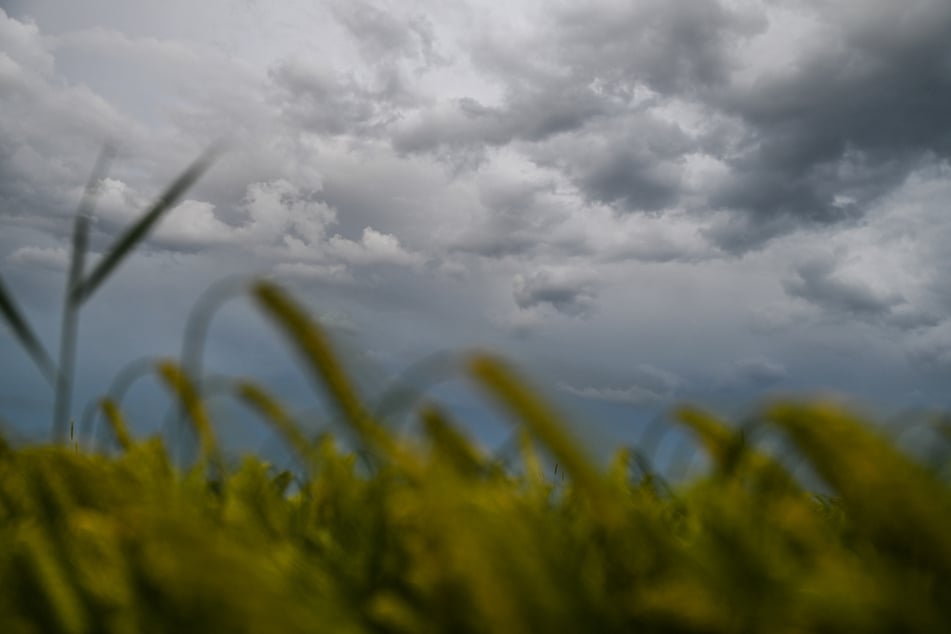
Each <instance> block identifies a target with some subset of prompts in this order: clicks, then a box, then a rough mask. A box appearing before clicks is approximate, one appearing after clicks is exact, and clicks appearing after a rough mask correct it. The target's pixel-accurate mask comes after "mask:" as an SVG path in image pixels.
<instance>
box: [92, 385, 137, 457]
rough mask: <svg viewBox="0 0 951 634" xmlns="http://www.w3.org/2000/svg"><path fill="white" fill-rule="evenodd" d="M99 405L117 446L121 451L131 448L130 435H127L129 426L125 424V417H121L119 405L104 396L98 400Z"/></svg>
mask: <svg viewBox="0 0 951 634" xmlns="http://www.w3.org/2000/svg"><path fill="white" fill-rule="evenodd" d="M99 407H100V408H101V409H102V415H103V416H104V417H105V419H106V422H107V423H108V424H109V427H110V429H112V435H113V436H114V437H115V440H116V443H118V445H119V448H120V449H121V450H122V451H123V452H125V451H129V449H131V448H132V436H130V435H129V426H128V425H126V422H125V418H123V416H122V412H120V411H119V406H118V405H117V404H116V402H115V401H113V400H112V399H109V398H104V399H102V401H100V402H99Z"/></svg>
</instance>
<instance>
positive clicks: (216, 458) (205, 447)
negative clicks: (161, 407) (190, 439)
mask: <svg viewBox="0 0 951 634" xmlns="http://www.w3.org/2000/svg"><path fill="white" fill-rule="evenodd" d="M158 372H159V376H161V377H162V380H163V381H164V382H165V385H166V386H167V387H168V388H169V390H171V392H172V394H174V395H175V396H176V397H177V398H178V401H179V403H180V404H181V405H182V406H183V407H184V408H185V412H187V414H188V418H189V419H190V420H191V421H192V424H193V425H194V426H195V431H196V432H197V434H198V442H199V445H200V448H201V456H202V462H203V463H210V464H211V466H212V467H213V468H215V469H216V470H217V471H218V474H219V475H220V476H221V477H224V474H225V471H224V460H223V459H222V457H221V453H220V451H219V449H218V442H217V441H216V440H215V431H214V428H213V427H212V424H211V418H210V417H209V416H208V412H207V410H206V409H205V406H204V404H202V402H201V397H200V396H199V394H198V391H197V390H196V389H195V385H194V384H193V383H192V382H191V380H190V379H189V378H188V377H187V376H186V375H185V373H184V372H182V370H181V369H180V368H179V367H178V366H177V365H176V364H175V363H174V362H172V361H163V362H160V363H159V364H158Z"/></svg>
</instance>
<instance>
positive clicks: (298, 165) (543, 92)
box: [0, 0, 951, 427]
mask: <svg viewBox="0 0 951 634" xmlns="http://www.w3.org/2000/svg"><path fill="white" fill-rule="evenodd" d="M949 41H951V5H949V4H948V3H947V2H944V1H942V0H915V1H913V2H906V3H892V2H886V1H885V0H872V1H869V2H862V3H859V2H825V1H818V0H809V1H806V0H803V1H797V2H791V3H774V2H766V1H763V2H759V1H757V0H754V1H752V2H744V3H735V2H729V3H728V2H721V1H718V0H710V1H706V2H692V1H686V0H685V1H682V2H681V1H675V2H670V1H662V0H596V1H594V2H586V3H555V4H552V3H543V2H535V1H533V0H525V1H524V2H513V3H507V4H505V5H499V4H498V3H491V2H488V1H484V0H469V1H467V2H461V3H451V4H447V3H440V2H435V1H434V0H413V1H411V2H406V3H395V2H386V1H383V0H379V1H376V0H373V1H370V0H358V1H351V2H343V1H340V2H338V1H327V2H319V3H313V2H305V1H303V0H292V1H290V2H286V3H280V4H279V5H268V4H266V3H261V2H248V1H237V0H209V2H207V3H202V4H201V6H200V7H196V6H193V3H189V2H185V0H168V1H167V2H163V3H158V2H155V3H150V2H145V3H137V6H136V8H135V9H132V8H130V7H129V5H128V4H127V3H122V2H119V1H118V0H90V2H87V3H83V7H82V9H81V10H80V9H79V8H78V5H75V4H74V3H69V2H63V1H60V0H14V1H11V2H6V3H4V7H3V9H0V108H2V111H3V113H4V116H3V117H2V118H0V272H2V274H3V276H4V279H5V281H8V282H9V286H10V287H11V288H13V290H14V291H15V292H16V294H17V297H18V298H20V299H21V301H22V303H23V305H24V309H25V311H26V312H28V313H29V314H30V315H31V319H33V320H34V321H35V323H37V324H38V326H37V328H38V329H39V330H41V331H42V334H43V337H44V340H45V341H47V342H49V343H50V345H49V346H48V347H49V348H50V349H55V346H54V345H52V343H55V324H56V321H57V319H58V307H57V303H58V301H59V298H60V297H61V296H62V284H63V280H62V279H61V278H62V276H63V275H64V268H65V263H66V261H67V259H68V249H69V246H70V238H69V232H70V230H71V226H72V214H73V213H74V211H75V208H76V205H77V203H78V201H79V199H80V196H81V195H82V191H83V187H84V185H85V182H86V179H87V178H88V177H89V171H90V169H91V167H92V164H93V162H94V161H95V157H96V155H97V154H98V152H99V150H100V148H101V147H102V145H103V143H104V142H106V141H110V142H111V143H112V144H113V145H114V146H115V147H116V148H117V151H118V154H117V158H116V160H115V162H114V163H113V166H112V169H111V170H110V172H109V174H108V177H107V178H106V179H105V180H104V181H103V182H102V184H101V188H100V189H101V195H100V198H99V200H98V203H97V207H96V210H95V214H94V222H93V224H92V233H91V245H90V246H91V250H92V254H91V257H92V258H93V259H94V258H96V257H99V256H101V254H102V253H103V251H104V249H106V248H107V247H108V245H109V244H111V243H112V242H113V241H114V240H115V238H116V237H117V236H118V235H119V234H120V233H121V232H122V231H123V230H124V228H125V227H127V226H128V224H129V223H130V222H131V221H132V220H133V219H134V218H136V217H137V215H138V214H139V213H141V211H142V210H143V209H144V208H146V207H147V206H148V204H149V203H150V202H151V201H152V200H153V199H154V197H155V196H156V195H158V194H159V193H160V192H161V191H162V188H163V187H164V186H165V185H166V184H167V183H168V182H169V181H170V180H171V179H173V178H174V177H175V176H176V175H177V174H178V173H179V172H180V170H181V169H182V168H183V167H184V166H185V165H186V164H187V163H188V162H189V161H190V160H192V159H193V158H194V157H195V156H196V155H198V154H199V153H200V152H201V151H202V150H203V149H204V148H206V147H208V146H209V145H210V144H212V143H214V142H217V141H222V140H223V141H225V142H226V144H227V147H228V150H227V151H226V152H225V153H224V154H223V155H222V156H221V158H220V159H219V161H218V162H217V163H216V164H215V165H214V166H213V168H212V169H211V170H210V171H209V173H208V174H207V175H206V177H205V178H203V179H202V181H201V182H200V183H198V185H197V186H196V187H195V188H194V189H192V190H190V191H189V192H188V193H187V195H186V196H185V197H184V199H183V200H182V201H181V202H180V204H179V205H178V206H177V207H176V208H175V209H173V210H171V212H170V213H169V215H168V216H167V218H165V219H164V220H163V221H162V223H160V225H159V226H158V227H157V229H156V231H155V232H154V233H153V234H152V235H151V236H150V238H149V240H148V242H147V243H146V244H145V245H144V246H143V247H142V248H141V249H139V250H137V251H136V253H135V255H134V256H133V257H132V258H131V259H130V260H129V263H128V264H127V265H124V267H123V269H122V270H121V271H120V272H119V273H118V274H117V276H116V278H115V280H113V281H110V286H108V287H107V288H106V289H105V290H104V292H103V294H102V296H101V297H97V299H96V303H94V304H93V305H91V306H90V308H89V311H90V312H91V313H94V316H91V317H90V318H89V319H88V320H85V321H84V322H83V323H84V328H85V330H84V331H83V336H84V337H85V339H84V341H88V342H89V343H88V344H85V345H86V348H85V349H86V350H87V351H93V350H97V349H99V350H105V352H102V353H101V354H99V355H95V354H92V353H91V352H89V354H87V355H86V356H85V357H81V361H82V359H85V361H84V363H85V364H86V365H84V366H83V367H84V368H85V371H84V379H83V381H82V382H81V384H80V385H79V386H78V390H79V391H80V393H81V394H80V401H81V400H82V398H83V397H86V398H93V397H94V396H96V395H99V394H101V393H102V391H103V389H104V388H103V386H104V385H108V382H109V378H110V377H111V376H112V375H114V373H115V372H116V371H117V370H118V368H119V367H121V365H122V364H123V363H126V362H128V361H129V358H128V357H136V356H146V355H152V354H157V353H158V352H160V351H164V352H167V351H168V349H169V348H170V347H171V348H173V349H175V348H177V345H178V343H179V338H180V333H181V324H182V323H183V321H184V319H185V318H186V316H187V313H188V310H189V308H190V306H192V305H193V303H194V302H195V301H196V299H197V298H198V297H199V296H200V295H201V293H202V292H203V290H204V289H206V288H207V287H208V285H209V284H212V283H213V282H215V281H216V280H219V279H222V278H225V277H229V276H235V275H238V276H242V275H243V276H270V277H273V278H275V279H277V280H278V281H281V282H284V283H286V284H288V285H290V286H293V288H294V289H295V292H296V293H298V294H299V296H300V297H301V298H302V300H303V301H305V302H307V303H308V305H310V306H312V307H315V310H318V312H320V313H321V314H324V315H329V316H333V320H334V322H335V323H338V324H342V323H346V324H348V326H347V328H346V329H339V330H340V332H343V331H344V330H345V331H346V332H347V333H349V334H347V335H346V336H344V339H345V340H346V345H347V346H348V350H350V351H351V352H352V357H353V359H354V361H353V363H354V365H355V366H359V367H355V371H357V372H358V373H361V376H366V377H371V376H376V377H378V376H382V375H385V374H387V373H389V372H393V371H396V370H397V369H399V368H402V367H405V365H406V364H407V363H408V362H409V361H411V360H412V359H414V358H417V357H422V356H425V355H426V354H429V353H431V352H433V351H434V350H437V349H446V348H450V349H455V348H460V347H467V346H482V347H489V348H494V349H503V350H505V351H510V352H511V353H512V355H515V356H518V357H519V358H520V359H521V360H523V361H524V363H525V364H526V365H528V366H530V367H531V368H533V369H535V370H537V371H538V372H539V373H540V374H543V375H544V376H546V377H547V379H548V380H549V383H550V385H555V386H561V389H559V390H556V391H557V392H558V393H559V394H561V395H562V396H567V397H577V399H578V400H579V401H580V402H583V403H588V404H591V403H593V402H597V401H601V402H609V403H614V404H615V405H618V406H624V407H630V408H637V407H648V406H650V407H654V406H659V404H664V403H669V402H670V401H671V400H673V399H677V398H690V397H692V396H698V397H699V396H702V395H704V394H710V393H711V392H710V389H709V388H711V386H714V387H715V386H717V385H730V386H731V387H730V389H731V390H733V391H734V392H736V393H737V394H738V396H742V395H744V394H749V393H753V392H756V391H757V390H762V389H768V388H770V387H773V386H782V387H784V388H786V387H790V388H791V389H795V388H797V387H799V388H802V389H811V388H813V387H816V382H818V381H827V382H829V384H830V386H831V387H834V388H839V389H842V390H845V391H850V390H851V391H853V392H858V393H863V391H864V393H869V394H875V395H880V394H884V393H886V392H887V393H888V394H889V395H892V396H893V397H894V398H895V400H896V401H901V399H903V398H905V397H906V396H907V395H908V394H911V393H914V394H918V395H921V394H924V395H925V396H922V397H921V398H924V399H926V400H927V399H931V400H932V401H935V400H940V399H941V398H943V397H942V396H941V394H942V392H941V390H940V389H939V382H940V378H941V377H942V376H944V374H942V373H943V372H945V370H943V369H942V368H944V367H945V366H946V365H949V364H947V363H946V357H948V356H949V355H947V354H946V353H945V352H942V351H945V350H947V349H948V348H949V347H951V346H949V345H947V341H951V339H949V337H948V336H947V332H948V328H949V326H948V324H949V320H948V319H947V318H946V315H947V314H948V311H949V310H951V292H949V291H948V288H947V284H946V283H945V280H947V279H948V274H949V273H951V257H948V255H947V249H946V244H947V241H948V240H949V239H951V223H949V222H948V219H947V213H946V207H947V200H949V199H951V167H949V161H951V155H949V154H951V127H949V126H948V113H949V112H951V47H949V46H948V44H947V43H948V42H949ZM133 307H144V308H145V309H147V311H148V313H147V314H146V315H144V316H142V317H136V316H134V315H133V314H132V308H133ZM245 308H247V306H246V305H245ZM241 310H242V309H238V308H234V309H232V308H229V309H227V310H225V311H224V313H223V317H222V318H221V320H222V321H221V326H220V328H221V333H220V334H219V335H215V336H214V337H213V338H212V340H211V341H209V347H210V349H212V350H215V351H217V352H216V353H214V354H213V355H212V356H213V357H214V356H215V354H217V355H218V357H217V358H218V360H219V362H221V361H224V362H226V363H223V364H222V365H220V366H219V367H224V366H227V367H229V368H230V367H234V368H240V367H244V366H241V362H240V358H241V354H240V351H242V350H248V351H251V350H253V351H255V354H258V353H259V352H260V351H261V350H264V349H265V348H266V345H265V343H266V342H267V341H270V340H268V339H267V336H265V335H255V334H249V332H250V331H251V330H253V325H254V324H257V325H258V326H259V325H260V321H255V317H253V316H251V315H250V314H248V312H247V311H245V312H244V313H242V312H241ZM229 311H230V312H229ZM137 320H139V321H137ZM170 324H175V325H174V326H172V325H170ZM146 332H148V333H150V334H148V335H144V334H142V333H146ZM116 333H123V334H122V335H121V338H122V341H123V345H122V346H106V347H105V348H103V346H102V345H101V344H102V343H103V342H106V341H111V340H112V338H113V337H118V336H119V335H117V334H116ZM235 341H238V342H242V343H241V345H237V346H231V347H229V345H228V343H229V342H231V343H233V342H235ZM244 342H247V343H244ZM13 345H14V344H13V341H12V339H11V336H10V334H9V333H7V332H5V331H3V330H0V346H2V347H3V349H4V353H3V355H2V361H0V373H2V376H3V378H4V380H5V381H6V382H7V385H6V387H4V388H3V391H2V392H0V406H3V405H5V404H6V403H11V405H10V411H11V412H12V414H10V415H11V416H13V415H15V416H16V417H20V416H25V417H27V418H28V419H29V420H30V421H33V420H38V419H41V418H43V415H42V414H37V411H38V408H39V409H41V408H40V406H39V405H37V403H42V402H43V398H44V397H43V396H39V397H37V398H21V397H20V395H27V394H41V393H42V389H43V388H42V386H41V385H40V384H39V383H33V382H32V381H33V378H31V377H29V376H26V373H23V372H22V369H23V367H24V366H26V365H28V363H29V361H28V360H27V359H25V358H21V357H20V356H17V354H13V353H10V354H8V353H7V349H8V348H9V349H11V350H12V349H13ZM120 350H121V352H123V353H124V354H122V355H120V354H119V352H120ZM260 354H262V355H265V356H266V358H267V359H268V363H271V362H273V364H274V365H273V366H272V365H268V363H263V362H262V363H250V364H249V365H250V366H251V369H261V368H263V369H264V370H265V374H267V375H268V376H269V377H271V378H272V379H274V381H275V382H276V383H278V384H281V385H284V384H287V382H288V380H287V376H289V375H291V374H293V372H292V371H291V369H289V368H288V367H287V365H286V362H287V360H286V359H284V360H279V359H278V357H276V356H273V355H272V356H267V354H270V353H267V354H265V353H263V352H260ZM275 354H276V353H275ZM120 357H123V358H120ZM213 360H214V359H213ZM847 362H853V363H859V364H861V366H862V371H861V372H858V371H856V372H851V373H850V372H849V371H848V370H847V369H846V367H845V364H846V363H847ZM596 366H597V367H599V368H601V370H597V371H595V370H592V368H594V367H596ZM581 368H584V369H586V372H582V370H581ZM659 368H663V370H659ZM860 380H861V381H863V382H864V383H862V384H859V381H860ZM850 381H851V383H850ZM883 385H887V386H890V387H889V388H888V389H887V390H884V389H882V388H881V386H883ZM368 389H371V391H372V386H370V387H369V388H368ZM14 395H17V398H16V399H14V398H13V396H14ZM298 396H299V395H298ZM301 398H303V397H301ZM909 398H910V397H909ZM915 398H918V397H915ZM8 399H9V400H8ZM30 403H32V404H30ZM3 415H4V411H3V410H2V409H0V416H3ZM31 424H32V423H31ZM26 426H27V427H29V425H26Z"/></svg>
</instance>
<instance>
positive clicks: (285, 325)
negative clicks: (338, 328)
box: [252, 281, 396, 456]
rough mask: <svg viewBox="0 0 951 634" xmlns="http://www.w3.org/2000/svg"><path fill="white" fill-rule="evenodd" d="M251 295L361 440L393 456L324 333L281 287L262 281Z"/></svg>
mask: <svg viewBox="0 0 951 634" xmlns="http://www.w3.org/2000/svg"><path fill="white" fill-rule="evenodd" d="M252 292H253V294H254V297H255V299H256V300H257V302H258V303H259V304H260V305H261V307H262V308H263V309H264V311H265V313H266V314H267V315H268V316H269V317H270V318H271V319H273V320H274V321H275V322H277V324H278V326H280V328H281V330H282V331H283V333H284V335H285V336H286V337H287V339H288V340H289V342H290V343H291V345H292V346H294V348H295V350H296V352H297V353H298V354H299V355H300V356H301V357H302V358H303V360H304V362H305V363H306V364H307V365H308V366H309V367H310V370H311V372H312V373H313V374H314V376H315V377H316V378H319V379H320V382H321V383H322V384H323V387H324V388H325V389H326V391H327V392H328V394H329V396H330V397H331V399H332V400H333V402H334V404H335V406H336V408H337V410H338V412H339V414H340V416H341V417H342V418H343V420H344V421H345V422H346V423H347V424H348V425H349V427H350V428H351V429H352V430H353V431H354V432H356V434H357V436H358V437H359V439H360V440H361V441H363V442H364V443H366V444H367V445H368V446H369V448H371V449H375V450H378V451H382V452H383V453H384V454H387V455H390V456H392V455H393V453H394V452H395V450H396V447H395V443H394V442H393V439H392V438H391V437H390V435H389V434H388V433H387V432H386V430H384V429H383V428H382V427H381V426H380V425H378V424H377V423H376V421H374V420H373V418H372V416H371V415H370V413H369V411H368V410H367V408H365V407H364V405H363V403H362V401H361V400H360V397H359V396H358V394H357V391H356V389H355V388H354V386H353V385H352V384H351V382H350V379H349V378H348V377H347V375H346V373H345V372H344V370H343V368H342V367H341V366H340V363H339V362H338V361H337V357H336V355H335V354H334V352H333V349H332V347H331V345H330V341H329V340H328V339H327V336H326V335H325V334H324V332H323V330H321V328H320V327H319V326H318V325H317V323H315V322H314V321H313V320H312V319H311V318H310V316H309V315H308V314H307V312H306V311H305V310H304V309H303V308H302V307H301V306H299V305H298V304H297V303H296V302H295V301H294V300H292V299H291V298H290V296H289V295H288V294H287V293H285V292H284V291H283V290H282V289H281V288H280V287H278V286H276V285H274V284H272V283H270V282H266V281H261V282H258V283H256V284H255V285H254V286H253V288H252Z"/></svg>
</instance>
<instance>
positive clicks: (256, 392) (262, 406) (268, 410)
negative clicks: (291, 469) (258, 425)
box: [236, 381, 316, 466]
mask: <svg viewBox="0 0 951 634" xmlns="http://www.w3.org/2000/svg"><path fill="white" fill-rule="evenodd" d="M236 389H237V392H238V397H239V398H240V399H241V400H242V401H244V402H245V403H247V404H248V405H250V406H251V407H252V408H253V409H254V410H255V411H256V412H257V413H258V414H260V415H261V417H262V418H264V419H265V420H266V421H268V422H269V423H271V424H272V425H274V427H275V428H276V429H277V431H278V433H279V434H280V435H281V436H283V437H284V440H285V441H286V442H287V443H288V444H289V445H290V447H291V449H293V450H294V452H295V453H297V455H298V457H299V458H300V459H301V460H303V461H304V463H305V464H307V465H308V466H309V465H311V464H312V463H313V462H314V460H315V458H316V448H315V446H314V445H313V444H312V443H310V442H308V440H307V438H305V437H304V434H303V433H301V430H300V428H299V427H298V426H297V423H296V422H295V421H294V419H293V418H291V416H290V414H288V413H287V410H285V409H284V407H283V406H282V405H281V404H280V402H279V401H278V400H277V399H276V398H274V397H273V396H271V395H270V394H268V392H267V391H266V390H265V389H264V388H262V387H260V386H258V385H256V384H254V383H251V382H250V381H239V382H238V384H237V385H236Z"/></svg>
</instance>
